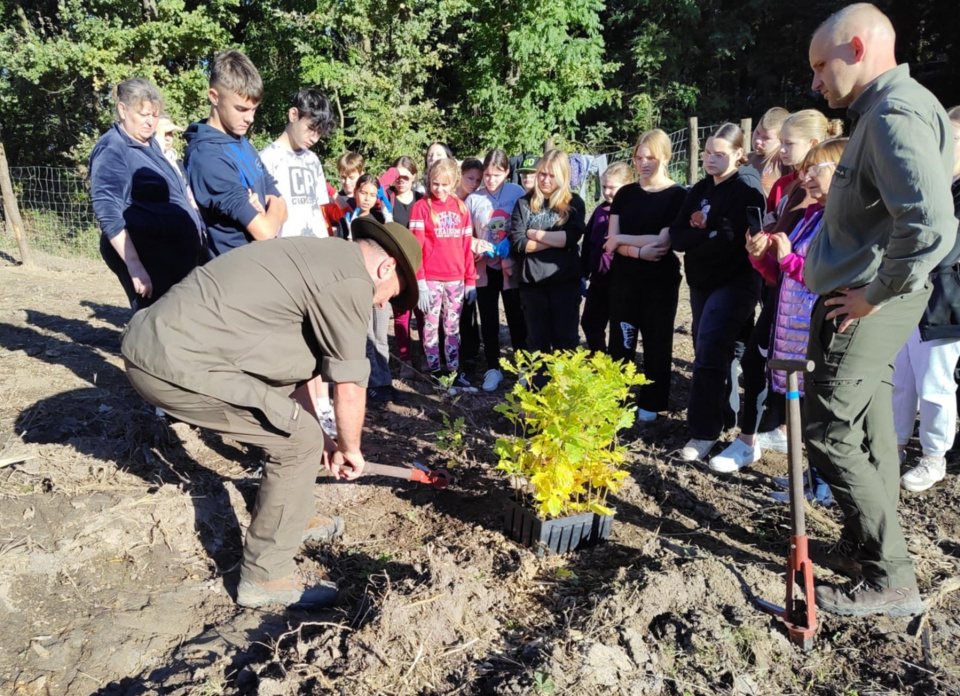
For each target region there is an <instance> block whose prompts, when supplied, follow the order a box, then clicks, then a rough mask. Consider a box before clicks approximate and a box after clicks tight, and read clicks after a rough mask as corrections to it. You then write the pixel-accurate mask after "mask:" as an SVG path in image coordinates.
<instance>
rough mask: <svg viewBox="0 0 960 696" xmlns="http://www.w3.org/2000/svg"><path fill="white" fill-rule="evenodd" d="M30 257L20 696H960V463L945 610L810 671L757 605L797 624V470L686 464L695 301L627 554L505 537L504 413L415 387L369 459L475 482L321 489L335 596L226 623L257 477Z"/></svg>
mask: <svg viewBox="0 0 960 696" xmlns="http://www.w3.org/2000/svg"><path fill="white" fill-rule="evenodd" d="M12 253H13V252H12V251H9V250H8V251H7V252H6V253H4V252H0V385H2V400H0V694H57V695H59V694H66V695H70V696H73V695H80V694H98V695H101V696H108V695H109V696H120V695H124V696H127V695H129V696H140V695H146V694H175V695H177V696H186V695H188V694H193V695H197V696H213V695H215V694H237V693H239V694H257V695H259V696H281V695H288V694H289V695H292V694H341V695H353V694H356V695H363V696H367V695H373V694H385V695H400V694H418V695H431V694H465V695H481V694H491V695H492V694H498V695H499V694H537V695H539V694H578V695H579V694H598V695H607V694H628V695H630V696H640V695H647V694H650V695H659V694H662V695H665V696H666V695H668V694H669V695H672V694H676V695H678V696H681V695H683V696H685V695H688V694H689V695H691V696H694V695H696V696H701V695H704V696H705V695H709V694H824V695H826V694H831V695H832V694H843V695H846V696H854V695H855V694H859V695H861V696H864V695H866V694H958V693H960V667H958V656H960V640H958V639H960V620H958V609H960V592H953V591H952V590H953V589H955V588H956V587H957V584H956V583H955V579H956V578H957V577H958V576H960V572H958V566H960V500H958V497H960V496H958V488H957V474H958V468H960V467H958V464H957V458H956V456H955V455H953V454H951V455H950V457H949V458H948V476H947V479H946V481H944V482H943V483H941V484H940V485H938V486H937V487H935V488H934V489H932V490H930V491H928V492H926V493H922V494H905V495H904V496H903V504H902V519H903V522H904V525H905V528H906V531H907V536H908V539H909V542H910V546H911V550H912V551H913V553H914V554H915V558H916V562H917V569H918V575H919V578H920V583H921V591H922V592H923V594H924V596H925V597H926V598H927V599H928V600H929V601H930V604H931V607H930V609H929V610H928V612H927V613H925V614H924V615H923V616H921V617H917V618H914V619H912V620H908V619H899V620H891V619H886V618H882V619H863V620H853V621H851V620H840V619H837V618H834V617H830V616H827V615H821V616H820V620H821V627H820V630H819V633H818V635H817V638H816V647H815V649H814V650H813V651H812V652H810V653H806V654H805V653H803V652H801V651H800V650H799V649H798V648H797V647H796V646H794V645H792V644H791V643H790V642H789V641H788V640H787V638H786V636H785V633H784V631H783V629H782V627H781V626H780V625H779V623H778V622H777V621H775V620H774V619H772V618H771V617H769V616H767V615H765V614H763V613H762V612H760V611H759V610H758V609H757V606H756V603H755V599H756V598H757V597H762V598H764V599H767V600H770V601H774V602H778V603H780V602H782V600H783V592H784V584H783V583H784V581H783V563H784V561H783V559H784V558H785V555H786V551H787V543H786V541H787V537H788V535H789V518H788V510H787V508H786V507H785V506H782V505H778V504H776V503H774V502H773V501H772V500H771V499H770V498H769V497H768V493H769V491H770V490H771V485H772V483H771V481H770V478H771V477H772V476H775V475H782V474H783V472H784V471H785V465H786V462H785V457H783V456H782V455H773V456H765V458H764V459H763V461H762V462H760V463H759V464H757V465H756V466H754V467H751V468H749V469H747V470H744V471H743V472H740V473H738V474H734V475H732V476H719V475H715V474H713V473H712V472H710V471H709V470H707V469H706V468H705V467H704V466H703V465H701V464H698V465H690V464H686V463H681V462H679V461H678V460H677V459H676V458H675V456H674V453H675V451H676V450H677V448H678V447H680V446H681V445H682V444H683V442H684V440H685V426H684V412H683V406H684V403H685V400H686V390H687V383H688V379H689V370H690V360H691V355H692V352H691V346H690V341H689V333H688V330H687V328H686V327H687V326H688V325H689V310H688V308H687V307H686V305H685V304H683V303H682V305H681V312H680V316H678V319H677V325H678V326H677V349H676V356H677V360H676V370H675V375H674V380H675V382H674V389H673V405H674V407H675V409H676V410H675V411H673V412H672V413H669V414H667V417H664V418H661V419H660V420H658V421H657V422H655V423H653V424H650V425H643V426H641V425H637V426H634V428H632V429H631V430H630V431H629V432H626V433H625V434H624V441H625V442H627V443H629V444H630V447H631V451H632V457H631V463H630V473H631V477H630V478H629V479H628V484H627V486H626V487H625V488H624V489H623V491H622V492H621V494H620V495H618V496H617V499H616V501H615V504H616V507H617V510H618V512H617V518H616V522H615V523H614V527H613V534H612V537H611V539H610V541H609V542H608V543H606V544H603V545H601V546H598V547H596V548H594V549H589V550H585V551H581V552H578V553H574V554H569V555H566V556H547V557H544V558H538V557H537V556H536V555H535V554H534V553H533V552H531V551H530V550H528V549H525V548H521V547H519V546H517V545H516V544H515V543H514V542H512V541H509V540H507V539H505V537H504V535H503V532H502V531H501V530H502V521H501V520H502V504H503V500H504V499H505V498H506V497H507V495H508V494H509V487H508V485H507V482H506V481H504V480H503V479H502V478H501V476H499V475H498V472H496V471H495V470H494V468H493V465H494V464H495V457H494V455H493V442H494V440H495V438H496V437H497V435H499V434H503V433H506V432H508V431H509V425H508V424H507V423H506V421H505V420H503V419H502V418H501V417H500V416H499V415H498V414H496V413H495V412H494V411H493V407H494V406H495V405H496V404H497V403H498V400H499V399H500V398H502V396H500V395H488V394H484V393H482V392H481V393H479V394H476V395H464V396H462V397H460V398H459V399H458V400H454V399H451V398H449V397H446V396H441V395H439V394H438V393H437V392H435V391H433V390H431V388H430V387H429V386H428V385H426V384H424V383H417V382H411V383H400V382H398V383H397V384H398V387H399V388H400V389H401V390H402V391H403V393H404V395H405V397H406V398H405V399H404V401H403V402H402V403H400V404H390V405H388V406H387V407H385V408H379V409H378V408H371V409H370V410H369V413H368V417H367V431H366V434H365V440H364V450H365V454H366V455H367V458H368V459H370V460H374V461H379V462H383V463H395V464H401V463H410V462H412V461H414V460H416V461H420V462H422V463H424V464H426V465H428V466H430V467H438V466H447V467H448V468H450V470H451V471H452V472H453V473H454V475H455V477H456V480H455V482H454V484H453V485H451V486H450V487H449V488H448V489H446V490H444V491H436V490H434V489H431V488H427V487H423V486H417V485H411V484H407V483H399V484H398V483H394V482H393V481H390V480H387V479H382V478H369V479H367V478H365V479H361V480H360V482H357V483H336V482H331V481H328V480H319V481H318V483H317V485H316V498H317V504H318V506H319V507H321V508H322V509H325V510H328V511H330V512H332V513H336V514H340V515H344V516H345V518H346V525H347V527H346V534H345V536H344V537H343V539H342V540H340V541H338V542H337V543H335V544H333V545H323V546H306V547H304V548H303V550H302V553H301V555H300V556H299V557H298V561H299V563H300V565H301V567H302V569H303V570H304V571H305V572H307V573H311V574H314V575H316V576H325V577H328V578H330V579H332V580H335V581H337V582H338V583H339V586H340V590H341V599H340V602H339V604H338V605H337V607H336V608H334V609H332V610H329V611H326V612H322V613H309V614H308V613H297V612H287V613H275V612H270V611H252V610H243V609H239V608H238V607H237V606H236V605H235V604H234V603H233V601H232V599H231V593H233V592H234V589H235V586H236V583H237V580H238V578H237V563H238V560H239V551H240V545H241V539H242V536H243V533H244V529H245V528H246V525H247V523H248V522H249V508H250V506H251V504H252V501H253V496H254V494H255V491H256V487H257V477H258V473H257V472H258V467H259V461H260V455H259V453H258V452H257V451H255V450H252V449H249V450H248V449H247V448H245V447H244V446H241V445H238V444H236V443H234V442H230V441H225V440H222V439H221V438H219V437H217V436H214V435H211V434H209V433H206V432H200V431H198V430H196V429H193V428H190V427H189V426H187V425H185V424H174V425H171V424H169V423H167V422H166V421H164V420H161V419H158V418H157V417H156V416H155V414H154V412H153V409H152V408H149V407H148V406H147V405H146V404H144V403H143V402H142V401H141V400H140V399H139V398H138V397H137V396H136V395H135V394H134V392H133V391H132V390H131V389H130V387H129V386H128V384H127V382H126V379H125V378H124V375H123V370H122V364H121V361H120V360H119V358H118V347H119V339H120V334H121V331H122V329H123V326H124V324H125V322H126V320H127V318H128V310H127V309H126V308H125V301H124V297H123V295H122V293H121V291H120V288H119V284H118V283H117V282H116V280H115V278H114V277H113V276H112V275H111V274H110V273H109V272H108V271H107V270H106V269H105V268H103V267H102V266H101V265H100V264H98V263H94V262H89V263H88V262H67V261H58V260H55V259H45V260H43V262H42V264H41V265H38V266H36V267H33V268H22V267H18V266H17V265H16V263H15V262H14V259H13V256H12ZM444 413H446V414H447V417H448V418H450V419H456V418H457V417H461V416H462V417H463V418H464V426H463V428H462V430H461V434H462V438H463V445H462V447H458V446H457V445H456V443H453V444H450V442H449V441H450V439H451V438H447V439H444V438H443V437H442V435H443V431H444V429H445V426H444V415H443V414H444ZM447 430H449V429H447ZM915 444H916V443H913V446H914V447H915ZM911 453H912V454H913V455H914V456H915V455H916V451H915V450H913V451H912V452H911ZM837 522H838V517H837V515H836V512H835V511H833V510H827V511H823V510H822V509H818V510H815V511H814V513H813V514H812V516H811V517H810V518H809V520H808V523H809V527H810V533H811V536H813V537H817V538H821V539H828V540H833V539H835V538H836V534H837V530H838V526H837ZM817 574H818V575H819V576H820V577H823V578H829V577H830V576H829V573H827V572H825V571H821V570H820V569H818V570H817ZM834 579H836V578H834Z"/></svg>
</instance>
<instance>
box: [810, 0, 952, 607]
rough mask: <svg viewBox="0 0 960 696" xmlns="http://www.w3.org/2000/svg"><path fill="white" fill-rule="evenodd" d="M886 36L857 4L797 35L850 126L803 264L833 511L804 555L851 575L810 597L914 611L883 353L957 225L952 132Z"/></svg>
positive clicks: (820, 445)
mask: <svg viewBox="0 0 960 696" xmlns="http://www.w3.org/2000/svg"><path fill="white" fill-rule="evenodd" d="M895 39H896V35H895V33H894V30H893V25H892V24H891V23H890V20H889V19H888V18H887V17H886V16H884V15H883V14H882V13H881V12H880V10H878V9H877V8H876V7H874V6H873V5H869V4H866V3H858V4H855V5H850V6H848V7H846V8H844V9H842V10H840V11H839V12H837V13H835V14H833V15H832V16H831V17H830V18H829V19H828V20H827V21H826V22H824V24H823V25H822V26H821V27H820V28H819V29H818V30H817V32H816V33H815V34H814V36H813V39H812V40H811V42H810V67H811V68H812V69H813V73H814V78H813V89H815V90H818V91H819V92H820V93H821V94H823V96H824V97H826V99H827V102H828V103H829V104H830V107H831V108H834V109H838V108H842V107H846V108H847V114H848V116H849V117H850V119H851V121H852V123H853V128H852V132H851V135H850V141H849V143H848V144H847V146H846V148H845V149H844V151H843V156H842V157H841V158H840V161H839V162H837V163H836V165H837V166H836V170H835V172H834V175H833V183H832V184H831V186H830V195H829V197H828V199H827V205H826V210H825V211H824V214H823V227H822V228H821V230H820V232H819V233H818V234H817V235H816V236H815V237H814V238H813V241H812V242H811V243H810V248H809V250H808V251H807V259H806V264H805V265H804V268H803V278H804V282H805V283H806V285H807V287H809V288H810V289H811V290H812V291H813V292H815V293H817V294H818V295H820V299H819V300H818V301H817V303H816V305H815V306H814V309H813V312H812V316H811V318H810V344H809V347H808V349H807V356H808V357H809V358H810V359H811V360H813V361H814V362H815V363H816V368H815V369H814V371H813V373H812V374H811V375H809V376H808V378H807V380H806V382H805V389H806V399H805V401H804V418H805V425H804V432H805V435H806V442H807V454H808V456H809V458H810V464H811V465H813V466H815V467H816V468H817V470H818V471H819V472H820V473H821V474H822V475H823V478H824V479H826V481H827V483H829V484H830V488H831V489H832V490H833V495H834V497H835V498H836V500H837V502H838V503H839V506H840V510H841V511H842V513H843V517H844V520H843V521H844V528H843V533H842V535H841V539H840V541H839V543H838V544H836V545H835V546H833V547H831V548H818V547H817V545H811V549H810V552H811V556H812V557H813V560H814V562H815V563H819V564H821V565H826V566H828V567H831V568H833V569H835V570H838V571H840V572H842V573H845V574H847V575H850V576H851V578H852V579H853V582H852V583H850V584H848V585H840V586H829V585H822V586H820V587H818V588H817V605H818V606H820V607H821V608H822V609H824V610H826V611H829V612H832V613H834V614H841V615H845V616H863V615H866V614H888V615H891V616H910V615H913V614H916V613H919V612H921V611H923V608H924V604H923V601H922V599H921V597H920V593H919V591H918V589H917V579H916V576H915V574H914V569H913V562H912V561H911V559H910V554H909V553H908V551H907V543H906V540H905V539H904V536H903V531H902V529H901V528H900V519H899V517H898V515H897V503H898V500H899V493H900V467H899V462H898V458H897V440H896V431H895V429H894V427H893V402H892V392H893V386H892V377H893V361H894V358H895V357H896V355H897V353H898V352H899V350H900V348H901V347H902V346H903V344H904V343H905V342H906V340H907V337H908V336H909V335H910V332H911V331H913V330H914V329H915V328H916V326H917V324H918V322H919V321H920V317H921V315H922V314H923V310H924V309H925V308H926V306H927V299H928V298H929V296H930V286H929V284H928V283H927V278H928V276H929V274H930V271H932V270H933V269H934V268H935V267H936V266H937V264H938V263H940V261H941V260H942V259H943V258H944V256H946V254H947V252H948V251H949V250H950V248H951V247H952V246H953V241H954V239H955V235H956V229H957V221H956V219H955V218H954V217H953V201H952V200H951V196H950V177H951V173H952V172H953V151H952V146H953V143H952V139H953V129H952V128H951V127H950V122H949V120H948V118H947V114H946V113H945V112H944V110H943V107H941V106H940V104H939V103H938V102H937V100H936V99H935V98H934V96H933V95H932V94H930V92H928V91H927V90H926V89H924V88H923V87H922V86H921V85H920V84H918V83H917V82H916V81H915V80H914V79H913V78H911V77H910V71H909V67H908V66H906V65H897V60H896V57H895V55H894V45H895Z"/></svg>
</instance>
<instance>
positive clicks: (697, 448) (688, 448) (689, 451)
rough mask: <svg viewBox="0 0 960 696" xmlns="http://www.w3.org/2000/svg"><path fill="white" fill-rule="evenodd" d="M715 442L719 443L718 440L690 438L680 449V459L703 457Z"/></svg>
mask: <svg viewBox="0 0 960 696" xmlns="http://www.w3.org/2000/svg"><path fill="white" fill-rule="evenodd" d="M715 444H717V441H716V440H690V441H689V442H688V443H687V444H685V445H684V446H683V449H681V450H680V459H682V460H683V461H685V462H692V461H694V460H697V459H703V458H704V457H706V456H707V454H708V453H709V452H710V450H711V449H713V446H714V445H715Z"/></svg>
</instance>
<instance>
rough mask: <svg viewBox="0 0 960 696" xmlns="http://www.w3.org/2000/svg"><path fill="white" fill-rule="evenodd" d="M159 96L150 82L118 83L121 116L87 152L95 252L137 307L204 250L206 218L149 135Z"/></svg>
mask: <svg viewBox="0 0 960 696" xmlns="http://www.w3.org/2000/svg"><path fill="white" fill-rule="evenodd" d="M162 109H163V96H162V95H161V94H160V91H159V90H158V89H157V88H156V87H155V86H154V85H153V84H151V83H150V82H148V81H146V80H141V79H132V80H125V81H123V82H121V83H120V84H119V85H117V117H118V120H117V122H116V123H114V124H113V126H112V127H111V128H110V130H108V131H107V132H106V133H104V135H103V136H102V137H101V138H100V140H99V141H98V142H97V144H96V146H95V147H94V148H93V153H92V154H91V155H90V195H91V198H92V199H93V212H94V214H95V215H96V217H97V222H98V223H99V224H100V230H101V232H102V235H101V237H100V254H101V255H102V256H103V260H104V261H106V263H107V266H108V267H109V268H110V270H111V271H113V272H114V273H116V274H117V277H118V278H119V279H120V284H121V285H122V286H123V289H124V291H125V292H126V293H127V299H129V300H130V306H131V307H133V309H134V310H135V311H136V310H138V309H142V308H143V307H148V306H149V305H151V304H153V303H154V302H155V301H156V300H157V299H158V298H159V297H161V296H162V295H163V294H164V293H165V292H166V291H167V290H169V289H170V288H171V287H173V285H175V284H176V283H177V282H179V281H180V280H182V279H183V277H184V276H186V275H187V273H189V272H190V271H191V270H193V269H194V268H195V267H196V266H197V265H199V264H202V263H203V262H204V261H205V260H206V257H207V252H206V245H205V243H204V231H203V222H202V221H201V219H200V213H199V212H198V211H197V210H196V208H195V207H194V206H193V204H192V202H191V199H190V196H189V193H188V191H187V185H186V183H185V181H184V180H183V178H182V177H181V176H180V175H179V173H178V172H177V171H176V170H175V169H174V168H173V165H171V164H170V162H169V161H168V160H167V158H166V157H164V156H163V152H162V151H161V149H160V146H159V145H158V144H157V141H156V140H155V139H154V137H153V135H154V132H155V131H156V128H157V121H158V118H159V115H160V112H161V111H162Z"/></svg>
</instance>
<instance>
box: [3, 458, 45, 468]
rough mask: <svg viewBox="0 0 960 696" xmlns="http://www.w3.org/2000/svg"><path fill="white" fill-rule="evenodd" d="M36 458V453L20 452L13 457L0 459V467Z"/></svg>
mask: <svg viewBox="0 0 960 696" xmlns="http://www.w3.org/2000/svg"><path fill="white" fill-rule="evenodd" d="M36 458H37V456H36V455H35V454H30V455H23V454H18V455H14V456H13V457H5V458H3V459H0V469H2V468H3V467H5V466H10V465H11V464H19V463H20V462H28V461H30V460H31V459H36Z"/></svg>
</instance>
